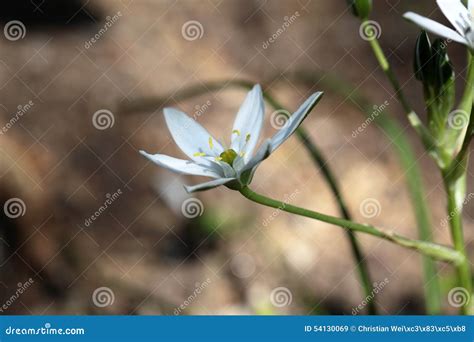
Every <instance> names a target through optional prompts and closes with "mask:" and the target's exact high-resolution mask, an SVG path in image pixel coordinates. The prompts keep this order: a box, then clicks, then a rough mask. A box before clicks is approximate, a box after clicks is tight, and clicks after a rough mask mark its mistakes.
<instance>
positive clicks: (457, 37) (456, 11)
mask: <svg viewBox="0 0 474 342" xmlns="http://www.w3.org/2000/svg"><path fill="white" fill-rule="evenodd" d="M436 2H437V3H438V6H439V8H440V9H441V11H442V12H443V14H444V15H445V17H446V18H447V19H448V20H449V22H450V23H451V25H453V26H454V28H455V29H456V31H457V32H456V31H454V30H453V29H450V28H449V27H446V26H444V25H442V24H440V23H438V22H436V21H434V20H431V19H429V18H426V17H423V16H421V15H418V14H416V13H413V12H407V13H405V14H404V15H403V16H404V17H405V18H406V19H408V20H410V21H412V22H414V23H415V24H417V25H418V26H421V27H422V28H424V29H425V30H427V31H430V32H431V33H434V34H436V35H438V36H441V37H443V38H447V39H450V40H453V41H455V42H458V43H461V44H464V45H467V46H468V47H469V48H470V49H471V50H474V0H468V6H467V8H466V6H464V5H463V4H462V2H461V0H437V1H436Z"/></svg>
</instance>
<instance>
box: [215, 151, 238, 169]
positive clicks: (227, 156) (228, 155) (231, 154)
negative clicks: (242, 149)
mask: <svg viewBox="0 0 474 342" xmlns="http://www.w3.org/2000/svg"><path fill="white" fill-rule="evenodd" d="M219 158H220V159H221V160H222V161H223V162H226V163H227V164H229V165H230V166H232V163H233V162H234V159H235V158H237V152H235V151H234V150H233V149H231V148H229V149H228V150H225V151H224V152H222V153H221V154H220V155H219Z"/></svg>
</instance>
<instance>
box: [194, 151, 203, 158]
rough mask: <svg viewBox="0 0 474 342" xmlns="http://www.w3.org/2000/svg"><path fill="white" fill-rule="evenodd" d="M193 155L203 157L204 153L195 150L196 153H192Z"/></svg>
mask: <svg viewBox="0 0 474 342" xmlns="http://www.w3.org/2000/svg"><path fill="white" fill-rule="evenodd" d="M193 156H195V157H205V156H206V154H205V153H204V152H196V153H194V154H193Z"/></svg>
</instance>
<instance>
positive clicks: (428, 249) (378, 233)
mask: <svg viewBox="0 0 474 342" xmlns="http://www.w3.org/2000/svg"><path fill="white" fill-rule="evenodd" d="M240 193H241V194H242V195H243V196H244V197H246V198H248V199H249V200H251V201H253V202H255V203H259V204H262V205H265V206H267V207H271V208H275V209H278V210H282V211H286V212H288V213H291V214H295V215H299V216H304V217H308V218H312V219H315V220H318V221H322V222H326V223H329V224H332V225H336V226H339V227H341V228H344V229H347V230H352V231H355V232H361V233H365V234H369V235H372V236H375V237H378V238H381V239H384V240H387V241H390V242H393V243H395V244H397V245H399V246H402V247H406V248H410V249H413V250H416V251H418V252H420V253H422V254H424V255H427V256H430V257H432V258H434V259H437V260H440V261H448V262H452V263H454V264H456V265H459V264H462V263H464V262H465V260H466V259H465V258H464V256H463V255H462V254H461V253H459V252H458V251H455V250H453V249H452V248H449V247H446V246H442V245H438V244H435V243H432V242H427V241H421V240H412V239H409V238H406V237H403V236H401V235H398V234H396V233H394V232H390V231H384V230H381V229H379V228H376V227H374V226H371V225H367V224H360V223H356V222H352V221H349V220H345V219H341V218H339V217H335V216H330V215H326V214H322V213H319V212H316V211H312V210H308V209H304V208H300V207H297V206H294V205H291V204H288V203H285V202H282V201H278V200H275V199H272V198H268V197H266V196H264V195H261V194H258V193H256V192H254V191H252V190H251V189H250V188H248V187H243V188H242V189H240Z"/></svg>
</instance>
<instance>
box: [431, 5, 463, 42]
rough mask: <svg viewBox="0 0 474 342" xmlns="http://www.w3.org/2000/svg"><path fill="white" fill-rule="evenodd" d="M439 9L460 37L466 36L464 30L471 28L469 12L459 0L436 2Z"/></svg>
mask: <svg viewBox="0 0 474 342" xmlns="http://www.w3.org/2000/svg"><path fill="white" fill-rule="evenodd" d="M436 2H437V3H438V6H439V8H440V9H441V11H442V12H443V14H444V16H445V17H446V18H447V19H448V20H449V22H450V23H451V25H453V26H454V27H455V28H456V30H457V31H458V32H459V34H460V35H462V36H464V35H465V34H466V29H467V28H469V27H470V26H471V20H470V19H469V12H468V11H467V8H466V7H465V6H464V5H463V4H462V3H461V1H460V0H437V1H436Z"/></svg>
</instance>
